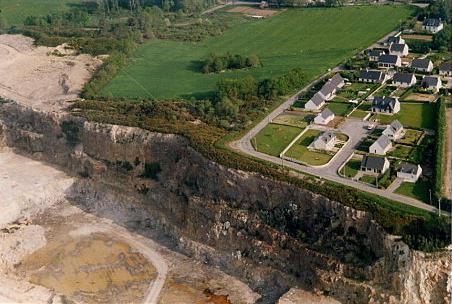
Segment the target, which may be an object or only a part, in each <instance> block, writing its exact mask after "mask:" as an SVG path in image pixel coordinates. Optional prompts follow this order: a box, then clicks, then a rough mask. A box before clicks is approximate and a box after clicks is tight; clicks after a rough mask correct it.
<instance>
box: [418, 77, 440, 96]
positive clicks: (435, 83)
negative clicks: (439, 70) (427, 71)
mask: <svg viewBox="0 0 452 304" xmlns="http://www.w3.org/2000/svg"><path fill="white" fill-rule="evenodd" d="M442 85H443V84H442V82H441V79H440V78H439V77H437V76H425V77H424V78H422V83H421V87H422V88H424V89H427V90H433V91H435V92H437V91H439V89H441V87H442Z"/></svg>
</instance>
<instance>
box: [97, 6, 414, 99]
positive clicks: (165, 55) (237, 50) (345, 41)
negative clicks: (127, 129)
mask: <svg viewBox="0 0 452 304" xmlns="http://www.w3.org/2000/svg"><path fill="white" fill-rule="evenodd" d="M411 12H412V9H411V8H410V7H408V6H362V7H341V8H305V9H287V10H286V11H284V12H281V13H280V14H278V15H276V16H273V17H271V18H267V19H265V20H251V19H250V20H248V21H246V22H242V23H240V24H237V25H234V26H232V27H231V28H230V29H229V30H227V31H226V33H225V34H224V35H222V36H217V37H211V38H208V39H206V40H204V41H203V42H200V43H191V42H175V41H163V40H154V41H151V42H149V43H147V44H145V45H143V46H141V47H140V48H139V49H137V50H136V51H135V52H134V54H133V55H132V58H131V60H130V64H129V65H128V67H126V68H125V69H124V70H123V71H122V72H120V73H119V74H118V75H117V76H116V77H115V78H114V79H113V80H112V81H111V82H110V83H109V84H107V85H106V86H105V87H104V89H103V90H102V92H101V95H104V96H107V95H108V94H109V93H111V94H112V95H113V96H116V97H126V98H142V97H150V98H178V97H195V98H204V97H207V96H209V95H210V94H212V92H213V91H214V88H215V84H216V82H217V81H218V80H219V79H220V78H224V77H243V76H245V75H248V74H250V75H253V76H254V77H256V78H258V79H263V78H268V77H273V76H277V75H281V74H283V73H285V72H287V71H288V70H290V69H293V68H296V67H300V68H302V69H303V70H304V71H305V73H306V76H307V80H308V79H312V78H313V77H314V76H317V75H319V74H321V73H324V72H325V71H326V70H327V69H328V68H331V67H333V66H335V65H337V64H339V63H340V62H343V61H344V60H345V59H346V58H348V57H350V56H351V55H352V54H355V53H356V52H358V51H359V50H361V49H363V48H365V47H367V46H369V45H370V44H372V43H373V42H374V41H376V40H378V39H379V38H381V37H382V36H384V35H385V34H386V33H388V32H390V31H391V30H393V29H394V28H396V27H397V26H398V25H399V22H400V20H404V19H406V18H407V17H408V16H409V15H410V13H411ZM319 20H321V22H319ZM313 24H315V26H313ZM212 52H216V53H226V52H230V53H232V54H242V55H252V54H255V55H258V56H259V57H260V59H261V61H262V63H263V66H262V67H260V68H253V69H246V70H240V71H228V72H225V73H220V74H203V73H201V72H200V71H199V66H200V61H202V60H203V59H204V58H205V57H206V56H207V54H209V53H212Z"/></svg>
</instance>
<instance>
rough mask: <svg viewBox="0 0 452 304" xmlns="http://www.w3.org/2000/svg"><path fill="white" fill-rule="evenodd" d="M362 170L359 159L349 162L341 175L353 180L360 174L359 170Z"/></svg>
mask: <svg viewBox="0 0 452 304" xmlns="http://www.w3.org/2000/svg"><path fill="white" fill-rule="evenodd" d="M360 168H361V161H360V160H357V159H351V160H349V161H348V162H347V163H346V164H345V166H344V167H342V169H341V173H342V174H343V175H345V176H346V177H348V178H353V177H355V176H356V174H358V171H359V169H360Z"/></svg>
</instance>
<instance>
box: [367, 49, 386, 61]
mask: <svg viewBox="0 0 452 304" xmlns="http://www.w3.org/2000/svg"><path fill="white" fill-rule="evenodd" d="M385 54H386V52H385V51H384V50H379V49H373V50H370V51H369V52H368V53H367V57H369V61H371V62H377V61H378V58H380V56H381V55H385Z"/></svg>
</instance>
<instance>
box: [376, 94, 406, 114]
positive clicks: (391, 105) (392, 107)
mask: <svg viewBox="0 0 452 304" xmlns="http://www.w3.org/2000/svg"><path fill="white" fill-rule="evenodd" d="M370 110H371V111H372V112H374V113H385V114H396V113H398V112H399V111H400V102H399V99H398V98H397V97H384V96H383V97H379V96H375V97H374V99H373V100H372V107H371V108H370Z"/></svg>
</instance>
